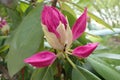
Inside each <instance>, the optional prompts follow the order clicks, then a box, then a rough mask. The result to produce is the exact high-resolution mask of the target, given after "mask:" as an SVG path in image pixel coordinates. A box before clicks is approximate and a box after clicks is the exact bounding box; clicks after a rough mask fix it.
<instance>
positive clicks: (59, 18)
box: [41, 6, 67, 37]
mask: <svg viewBox="0 0 120 80" xmlns="http://www.w3.org/2000/svg"><path fill="white" fill-rule="evenodd" d="M41 21H42V24H43V25H45V26H47V28H48V30H49V31H50V32H52V33H54V34H56V36H57V37H59V33H58V32H57V31H56V29H57V27H58V25H59V24H60V22H61V23H62V24H64V26H65V27H67V21H66V19H65V17H64V15H63V14H62V13H61V12H59V10H58V9H56V8H55V7H52V6H44V8H43V11H42V15H41Z"/></svg>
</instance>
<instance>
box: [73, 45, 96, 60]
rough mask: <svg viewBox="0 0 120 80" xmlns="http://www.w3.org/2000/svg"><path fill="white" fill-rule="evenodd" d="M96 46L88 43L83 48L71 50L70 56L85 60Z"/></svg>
mask: <svg viewBox="0 0 120 80" xmlns="http://www.w3.org/2000/svg"><path fill="white" fill-rule="evenodd" d="M97 46H98V43H89V44H87V45H84V46H79V47H77V48H75V49H74V50H73V52H72V55H74V56H77V57H79V58H86V57H88V56H89V55H90V54H91V53H92V52H93V51H94V50H95V49H96V47H97Z"/></svg>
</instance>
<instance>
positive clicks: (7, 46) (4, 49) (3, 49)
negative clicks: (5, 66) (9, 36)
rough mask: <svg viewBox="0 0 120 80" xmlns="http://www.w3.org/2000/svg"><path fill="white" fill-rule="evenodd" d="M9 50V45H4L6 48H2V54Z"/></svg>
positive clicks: (0, 48) (0, 49) (0, 51)
mask: <svg viewBox="0 0 120 80" xmlns="http://www.w3.org/2000/svg"><path fill="white" fill-rule="evenodd" d="M8 49H9V45H4V46H2V47H0V54H1V53H2V52H4V51H6V50H8Z"/></svg>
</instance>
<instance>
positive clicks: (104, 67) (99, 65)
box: [87, 56, 120, 80]
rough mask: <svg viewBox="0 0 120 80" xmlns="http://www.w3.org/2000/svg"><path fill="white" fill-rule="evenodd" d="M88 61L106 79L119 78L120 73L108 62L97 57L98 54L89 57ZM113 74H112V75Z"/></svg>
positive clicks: (116, 79)
mask: <svg viewBox="0 0 120 80" xmlns="http://www.w3.org/2000/svg"><path fill="white" fill-rule="evenodd" d="M87 61H88V62H89V63H90V64H91V65H92V67H93V68H94V69H95V70H96V71H97V72H98V73H99V74H100V75H101V76H102V77H103V78H105V80H118V79H120V73H119V72H118V71H117V70H115V69H114V68H113V67H111V66H110V65H109V64H107V63H106V62H105V61H103V60H101V59H99V58H97V57H96V56H90V57H88V59H87ZM111 75H112V76H111Z"/></svg>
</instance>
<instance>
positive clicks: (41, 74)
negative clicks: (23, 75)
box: [31, 67, 54, 80]
mask: <svg viewBox="0 0 120 80" xmlns="http://www.w3.org/2000/svg"><path fill="white" fill-rule="evenodd" d="M31 80H54V78H53V75H52V71H51V68H50V67H48V68H42V69H36V70H35V71H34V72H33V74H32V77H31Z"/></svg>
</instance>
